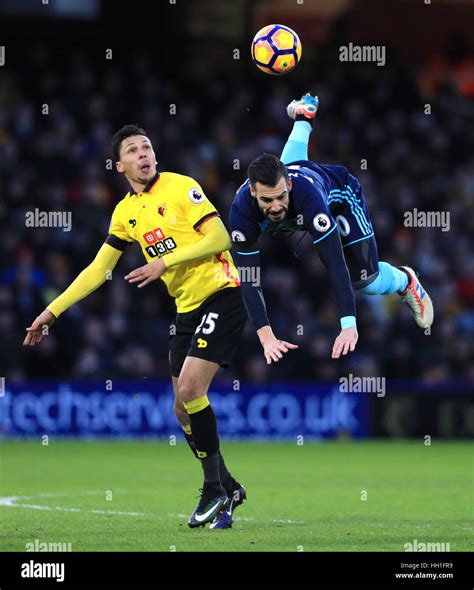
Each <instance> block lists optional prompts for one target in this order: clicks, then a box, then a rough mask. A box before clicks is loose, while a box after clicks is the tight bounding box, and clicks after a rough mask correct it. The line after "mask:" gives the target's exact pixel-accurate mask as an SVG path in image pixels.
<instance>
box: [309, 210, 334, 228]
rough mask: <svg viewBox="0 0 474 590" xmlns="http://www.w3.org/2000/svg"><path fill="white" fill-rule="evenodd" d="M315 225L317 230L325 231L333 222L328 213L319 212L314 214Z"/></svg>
mask: <svg viewBox="0 0 474 590" xmlns="http://www.w3.org/2000/svg"><path fill="white" fill-rule="evenodd" d="M313 225H314V228H315V229H316V231H320V232H325V231H327V230H328V229H329V228H330V227H331V222H330V221H329V217H328V216H327V215H326V213H318V214H317V215H315V216H314V219H313Z"/></svg>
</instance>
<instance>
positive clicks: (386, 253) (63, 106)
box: [0, 45, 474, 383]
mask: <svg viewBox="0 0 474 590" xmlns="http://www.w3.org/2000/svg"><path fill="white" fill-rule="evenodd" d="M329 51H330V48H327V49H326V51H322V52H320V55H319V57H318V58H317V59H316V60H313V62H311V60H310V57H308V60H307V63H305V64H303V63H302V64H301V65H300V66H299V67H300V68H305V72H304V73H301V75H300V76H296V75H295V76H292V75H291V76H287V77H285V79H274V78H272V79H270V77H268V76H265V75H264V74H262V73H261V72H258V71H257V70H256V68H254V66H253V65H252V64H247V63H244V61H245V60H243V59H242V60H240V62H239V61H238V60H232V58H231V57H229V59H227V60H225V59H223V58H222V56H216V59H215V63H210V62H209V61H206V63H200V62H198V60H197V59H196V60H195V61H191V62H190V63H188V64H187V67H183V69H182V70H180V71H179V74H178V75H175V76H174V77H170V76H169V72H168V73H167V72H165V71H163V70H161V69H160V67H158V66H157V64H156V60H155V59H154V57H153V55H152V54H151V53H150V52H148V51H146V50H140V51H138V50H137V52H136V53H135V54H134V55H133V57H129V58H126V59H121V58H120V56H118V57H114V59H113V60H111V61H106V60H105V59H104V60H102V61H101V60H99V59H98V58H97V56H95V55H94V53H93V52H92V51H91V50H87V49H84V48H83V49H72V50H71V51H70V52H69V53H68V54H67V55H58V53H57V52H54V51H53V50H52V49H48V48H47V47H46V46H44V45H38V46H36V47H33V48H31V49H30V51H29V53H28V63H27V64H25V66H24V68H23V70H21V69H7V68H2V70H3V71H2V84H1V85H0V144H1V146H2V151H3V156H2V158H1V164H0V166H1V172H2V178H3V179H2V185H3V190H2V192H3V197H2V199H1V201H0V218H1V220H2V237H1V241H2V248H1V250H0V276H1V286H0V329H1V334H2V341H1V343H0V359H1V361H0V362H1V371H2V373H1V374H2V375H5V376H6V377H7V378H22V377H44V378H47V377H69V378H97V379H109V378H113V377H116V378H118V377H121V378H152V377H161V378H167V377H168V366H167V356H168V348H167V338H168V334H169V330H170V325H171V324H172V323H173V319H174V313H175V310H174V304H173V303H172V301H171V300H170V299H169V298H168V296H167V295H166V291H165V288H164V286H163V285H162V284H158V283H153V284H152V285H149V286H148V287H146V288H145V289H143V290H138V289H137V288H136V287H135V286H132V285H129V284H128V283H127V282H126V281H125V280H124V279H123V276H124V275H125V274H127V271H129V270H132V269H133V268H136V267H138V266H141V265H142V264H143V261H144V259H143V256H142V254H141V252H140V251H139V249H138V247H137V246H133V247H132V248H129V251H127V252H126V253H125V254H124V256H123V258H122V260H121V261H120V262H119V265H118V267H117V268H116V269H115V270H114V272H113V276H112V280H111V281H107V282H106V284H105V285H104V286H102V287H101V288H100V289H99V290H98V291H96V292H95V293H94V294H92V295H90V296H89V297H87V298H86V299H85V300H83V301H82V302H81V303H79V304H77V305H76V306H74V307H73V308H71V309H70V310H68V311H67V312H65V313H64V314H63V315H62V316H61V318H60V319H59V320H58V321H57V322H56V323H55V325H54V326H53V327H52V329H51V333H50V335H49V336H48V337H47V338H45V339H43V341H42V342H41V345H40V346H37V347H35V348H33V349H31V350H28V349H27V350H24V349H23V347H22V341H23V338H24V334H25V328H26V327H27V326H29V325H30V324H31V322H32V320H33V319H34V318H35V317H36V316H37V315H38V314H39V312H40V311H42V309H44V307H45V306H46V305H47V304H48V303H49V302H50V301H51V300H52V299H53V298H54V297H55V296H56V295H57V294H59V293H60V292H61V291H62V290H64V289H65V288H66V286H67V285H68V284H69V283H70V282H71V281H72V280H73V279H74V277H75V276H76V275H77V274H78V273H79V272H80V271H81V270H82V269H83V268H84V267H85V266H86V265H87V264H88V263H89V262H90V261H91V260H92V258H93V257H94V256H95V253H96V251H97V250H98V249H99V247H100V246H101V244H102V243H103V241H104V239H105V237H106V235H107V230H108V225H109V220H110V216H111V213H112V210H113V208H114V206H115V204H116V203H117V202H118V201H119V200H120V199H121V198H122V197H123V196H124V195H125V194H126V192H127V191H128V187H127V185H126V183H125V182H124V180H123V178H121V176H120V175H119V174H118V173H117V172H116V171H115V166H114V163H113V161H112V153H111V148H110V139H111V137H112V135H113V133H114V131H116V130H117V129H118V128H119V127H121V126H122V125H124V124H126V123H137V124H139V125H141V126H143V127H144V128H145V129H146V130H147V131H148V133H149V134H150V137H151V139H152V141H153V143H154V147H155V152H156V154H157V159H158V168H159V170H161V171H172V172H179V173H182V174H187V175H189V176H192V177H194V178H195V179H196V180H197V181H198V182H200V184H201V185H202V186H203V188H204V190H205V192H206V194H207V196H208V197H209V198H210V199H211V201H212V202H213V203H214V204H215V205H216V207H217V208H218V210H219V211H220V212H221V215H222V218H223V220H224V223H225V224H227V214H228V211H229V207H230V204H231V202H232V199H233V196H234V193H235V190H236V189H237V188H238V186H240V184H241V183H242V182H243V181H244V180H245V178H246V168H247V165H248V164H249V163H250V161H251V160H252V159H253V158H254V157H256V156H257V155H259V154H260V153H261V152H262V151H268V152H272V153H277V154H279V153H281V150H282V148H283V145H284V142H285V140H286V137H287V135H288V133H289V132H290V130H291V122H290V121H289V119H288V118H287V115H286V105H287V104H288V102H289V101H290V100H291V99H293V98H296V97H299V96H300V95H301V94H303V93H304V92H305V91H307V90H309V91H311V92H312V93H315V94H317V95H319V98H320V108H319V112H318V116H317V119H316V124H315V131H314V133H313V136H312V140H311V145H310V157H311V159H314V160H316V161H321V162H328V163H340V164H343V165H346V166H347V167H348V168H349V169H350V170H351V172H352V173H353V174H355V175H356V176H358V177H359V178H360V180H361V182H362V184H363V186H364V187H365V195H366V198H367V201H368V205H369V211H370V214H371V218H372V223H373V226H374V229H375V232H376V238H377V242H378V247H379V256H380V259H381V260H387V261H388V262H390V263H392V264H395V265H402V264H409V265H410V266H413V267H414V268H415V269H417V270H418V271H419V272H420V275H421V279H422V282H423V285H424V286H425V287H426V288H427V290H428V291H429V293H430V295H431V297H432V299H433V302H434V306H435V322H434V325H433V328H432V332H431V334H425V333H424V332H423V330H421V329H420V328H418V327H417V326H416V324H415V323H414V321H413V320H412V318H411V316H410V314H409V310H408V308H407V307H406V306H404V305H401V302H400V300H399V298H398V297H397V296H390V297H370V296H364V295H359V294H358V295H357V296H356V298H357V310H358V328H359V335H360V339H359V343H358V345H357V348H356V351H355V352H354V353H353V354H352V355H351V356H350V357H348V358H346V359H343V360H341V361H333V360H331V358H330V354H331V347H332V343H333V340H334V338H335V336H336V335H337V332H338V328H339V322H338V316H337V310H336V308H335V305H334V296H333V294H331V292H330V291H329V286H328V282H327V279H326V271H325V269H324V267H323V266H322V264H321V263H320V261H319V260H318V257H317V255H316V253H315V252H314V247H313V245H312V244H311V240H310V239H309V237H308V236H305V237H302V234H299V235H298V234H295V235H294V236H292V237H291V238H289V239H288V240H278V241H276V240H270V239H262V244H261V246H262V264H263V268H262V277H261V280H262V285H263V290H264V294H265V296H266V301H267V307H268V310H269V317H270V319H271V321H272V323H273V329H274V332H275V333H276V334H277V336H279V337H280V338H282V339H285V340H288V341H290V342H294V343H297V344H298V345H299V350H297V351H295V352H290V353H289V354H288V355H286V357H285V359H284V360H283V361H282V362H280V363H278V364H277V365H271V366H267V365H266V363H265V359H264V356H263V354H262V350H261V347H260V344H259V342H258V339H257V337H256V335H255V333H254V331H253V330H252V327H251V325H250V322H249V323H248V325H247V329H246V333H245V335H244V339H243V340H242V345H241V347H240V350H239V352H238V355H237V357H236V359H235V363H234V365H233V367H232V368H231V369H229V370H227V371H221V372H220V375H219V378H220V379H221V380H225V381H228V382H229V383H231V382H232V380H234V379H239V378H240V379H246V380H250V381H252V382H255V383H260V382H262V383H263V382H266V381H270V380H296V381H298V380H332V379H337V378H338V377H339V376H340V375H341V374H347V372H352V373H354V374H358V375H367V376H369V375H379V376H386V377H387V378H407V379H411V378H419V379H422V380H424V381H427V382H435V381H442V380H446V379H455V378H465V379H467V378H470V379H474V358H473V356H474V355H473V344H472V343H473V341H474V339H473V334H474V311H473V303H474V257H473V256H472V255H470V254H471V252H472V249H470V238H469V235H472V234H473V231H474V222H473V218H474V216H473V208H472V200H473V196H474V158H473V154H474V149H473V147H474V145H473V143H474V133H473V127H472V125H473V124H472V121H473V120H474V117H473V114H474V113H473V105H472V103H471V102H470V101H469V99H468V97H466V96H463V94H461V93H460V92H459V89H458V88H457V87H456V86H454V85H452V84H450V83H449V82H446V81H445V82H443V83H440V84H439V85H438V87H437V88H436V89H435V91H434V92H432V93H431V94H430V95H428V94H426V93H424V92H423V91H422V89H421V87H420V85H419V84H418V82H417V80H418V79H417V76H418V74H419V71H418V69H417V67H416V66H413V65H409V64H402V63H399V62H398V60H396V59H395V58H394V62H395V63H394V64H392V65H391V64H390V61H389V62H388V65H387V66H386V67H383V68H379V67H377V66H376V65H375V64H347V63H345V64H342V63H340V62H338V61H337V60H330V59H327V62H325V61H324V60H325V59H326V58H327V56H328V52H329ZM333 53H334V54H337V51H336V50H334V52H333ZM229 55H231V52H230V50H229ZM229 62H230V63H229ZM311 64H313V66H312V67H310V65H311ZM32 80H34V83H31V81H32ZM45 105H47V106H45ZM173 105H175V108H173ZM415 208H416V209H418V211H444V212H449V214H450V218H449V219H450V225H449V231H443V228H441V227H406V226H405V225H404V219H405V213H406V212H407V211H413V210H414V209H415ZM35 209H38V210H40V211H65V212H71V215H72V217H71V219H72V229H71V231H70V232H67V231H63V229H62V228H61V227H56V228H54V227H48V228H44V227H34V228H31V227H27V226H26V224H25V213H27V212H31V211H35ZM301 238H302V239H301Z"/></svg>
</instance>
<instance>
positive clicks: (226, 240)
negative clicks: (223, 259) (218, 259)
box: [222, 231, 232, 251]
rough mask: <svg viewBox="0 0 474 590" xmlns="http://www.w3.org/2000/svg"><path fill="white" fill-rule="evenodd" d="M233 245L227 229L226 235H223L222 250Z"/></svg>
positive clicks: (228, 248)
mask: <svg viewBox="0 0 474 590" xmlns="http://www.w3.org/2000/svg"><path fill="white" fill-rule="evenodd" d="M231 246H232V242H231V240H230V236H229V234H228V233H227V231H226V232H225V235H223V236H222V251H224V250H230V248H231Z"/></svg>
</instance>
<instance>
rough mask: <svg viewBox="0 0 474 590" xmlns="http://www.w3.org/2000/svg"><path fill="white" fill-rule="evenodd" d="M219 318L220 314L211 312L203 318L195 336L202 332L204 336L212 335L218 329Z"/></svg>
mask: <svg viewBox="0 0 474 590" xmlns="http://www.w3.org/2000/svg"><path fill="white" fill-rule="evenodd" d="M218 317H219V314H218V313H214V312H212V311H211V312H209V313H206V314H204V315H203V316H202V320H201V323H200V324H199V326H198V327H197V328H196V332H195V334H198V333H199V332H202V333H203V334H212V332H214V329H215V327H216V320H217V318H218Z"/></svg>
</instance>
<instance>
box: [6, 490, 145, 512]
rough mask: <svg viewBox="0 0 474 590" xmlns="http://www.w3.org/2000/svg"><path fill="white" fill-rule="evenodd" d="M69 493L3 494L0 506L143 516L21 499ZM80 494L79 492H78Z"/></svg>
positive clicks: (59, 495) (92, 493)
mask: <svg viewBox="0 0 474 590" xmlns="http://www.w3.org/2000/svg"><path fill="white" fill-rule="evenodd" d="M83 493H84V495H96V494H100V495H102V494H103V492H83ZM69 495H70V494H62V493H58V494H35V495H34V496H5V497H3V498H0V506H6V507H8V508H30V509H32V510H59V511H61V512H87V513H89V514H118V515H120V516H145V513H144V512H124V511H121V510H98V509H94V508H67V507H65V506H45V505H44V504H25V503H23V502H21V503H19V501H22V500H31V499H32V498H57V497H67V496H69ZM79 495H80V494H79Z"/></svg>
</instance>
